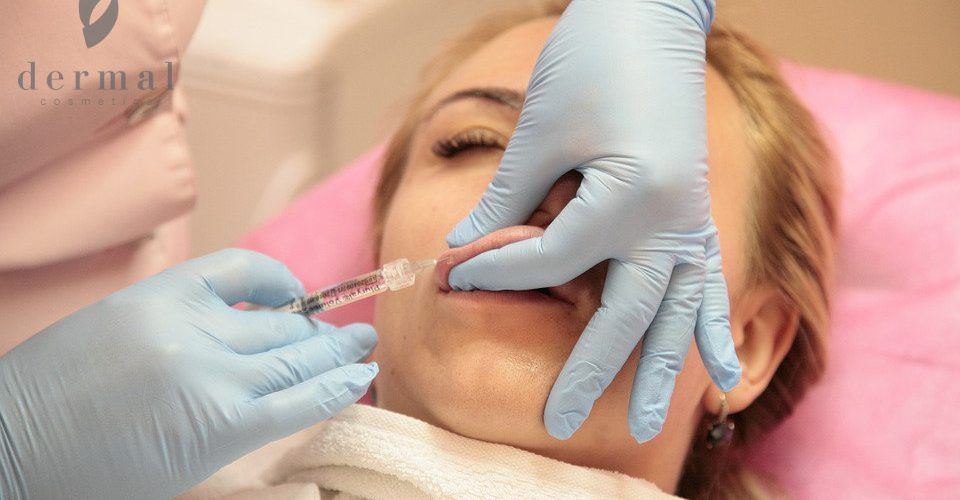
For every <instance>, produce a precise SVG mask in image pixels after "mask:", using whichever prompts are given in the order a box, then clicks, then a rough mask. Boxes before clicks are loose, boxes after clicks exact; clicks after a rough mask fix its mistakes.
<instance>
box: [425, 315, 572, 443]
mask: <svg viewBox="0 0 960 500" xmlns="http://www.w3.org/2000/svg"><path fill="white" fill-rule="evenodd" d="M449 333H450V334H452V335H456V334H457V333H460V334H461V335H465V336H466V335H469V334H467V332H453V331H450V332H449ZM471 337H473V340H472V341H470V342H466V343H463V344H460V345H458V346H452V345H451V346H449V348H448V349H443V351H444V352H443V355H442V357H440V358H435V359H434V360H433V362H432V366H431V368H427V367H421V368H420V369H419V370H418V373H417V375H416V376H417V378H420V379H421V380H419V381H415V383H416V384H417V385H418V386H419V389H420V390H422V391H423V392H422V394H421V396H422V405H423V407H424V409H425V411H426V414H427V416H428V417H429V418H430V419H431V420H432V422H431V423H433V424H435V425H438V426H440V427H442V428H445V429H447V430H450V431H452V432H455V433H457V434H460V435H463V436H467V437H470V438H474V439H480V440H483V441H490V442H496V443H502V444H509V445H512V446H517V447H522V448H530V447H534V446H537V445H538V444H539V443H540V442H542V441H543V440H544V439H550V438H549V435H547V433H546V430H545V429H544V427H543V408H544V405H545V404H546V400H547V396H548V395H549V393H550V389H551V387H552V383H553V380H555V379H556V376H557V374H558V373H559V372H560V368H561V367H562V365H563V358H559V359H555V358H554V357H553V356H548V357H545V356H543V354H544V352H543V351H540V352H530V351H529V350H525V349H524V350H521V349H517V348H515V347H513V346H511V345H510V344H509V343H505V342H503V340H502V339H501V338H493V339H490V338H482V337H480V336H472V335H471ZM434 370H435V371H434ZM436 373H440V374H442V376H440V377H437V376H436V375H435V374H436Z"/></svg>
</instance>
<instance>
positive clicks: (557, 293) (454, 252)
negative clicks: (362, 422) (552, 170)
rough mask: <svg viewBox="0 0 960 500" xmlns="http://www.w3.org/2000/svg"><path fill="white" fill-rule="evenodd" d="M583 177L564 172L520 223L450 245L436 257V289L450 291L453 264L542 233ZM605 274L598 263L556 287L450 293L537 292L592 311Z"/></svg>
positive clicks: (577, 187)
mask: <svg viewBox="0 0 960 500" xmlns="http://www.w3.org/2000/svg"><path fill="white" fill-rule="evenodd" d="M582 180H583V176H582V175H580V173H578V172H576V171H571V172H567V173H566V174H564V175H562V176H561V177H560V178H559V179H557V181H556V182H555V183H554V184H553V187H552V188H551V189H550V191H549V192H548V193H547V195H546V197H545V198H544V200H543V202H541V203H540V206H539V207H537V209H536V210H535V211H534V212H533V214H532V215H531V216H530V218H529V219H528V220H527V224H526V225H523V226H511V227H508V228H504V229H501V230H499V231H495V232H493V233H490V234H488V235H487V236H484V237H483V238H480V239H478V240H477V241H474V242H473V243H471V244H469V245H465V246H462V247H460V248H453V249H450V250H448V251H446V252H444V253H443V254H442V255H440V257H439V258H438V259H437V266H436V268H435V269H434V278H435V280H436V282H437V286H438V288H440V290H441V291H442V292H452V290H451V288H450V284H449V281H448V280H449V277H450V269H452V268H453V267H455V266H456V265H458V264H460V263H462V262H466V261H468V260H470V259H472V258H473V257H476V256H477V255H480V254H481V253H483V252H486V251H489V250H494V249H497V248H501V247H504V246H506V245H509V244H511V243H516V242H518V241H522V240H526V239H530V238H536V237H539V236H542V235H543V233H544V231H545V228H546V227H548V226H549V225H550V223H552V222H553V220H554V219H556V218H557V215H559V214H560V212H561V211H562V210H563V208H564V207H565V206H567V203H570V200H572V199H573V198H574V197H576V195H577V189H579V187H580V182H581V181H582ZM605 277H606V264H605V263H600V264H597V265H596V266H594V267H592V268H591V269H589V270H587V271H586V272H584V273H583V274H581V275H580V276H577V277H576V278H574V279H573V280H570V281H569V282H567V283H564V284H562V285H559V286H552V287H549V288H541V289H539V290H535V291H533V292H531V291H524V292H453V293H475V294H476V293H485V294H504V295H506V294H508V293H511V294H514V295H515V296H518V294H525V295H524V297H523V298H526V299H528V300H532V299H533V298H537V297H536V296H531V295H533V294H534V293H539V294H540V297H542V296H546V297H549V298H551V299H554V300H556V301H559V302H562V303H564V304H565V305H573V306H576V307H578V308H585V309H586V311H585V312H587V313H590V314H592V312H593V311H594V310H596V308H597V306H598V305H599V304H600V293H601V291H602V290H603V282H604V279H605Z"/></svg>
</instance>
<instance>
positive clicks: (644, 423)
mask: <svg viewBox="0 0 960 500" xmlns="http://www.w3.org/2000/svg"><path fill="white" fill-rule="evenodd" d="M704 274H705V273H704V269H703V267H701V266H698V265H694V264H680V265H678V266H677V267H676V268H675V269H674V270H673V276H672V277H671V278H670V284H669V285H668V286H667V293H666V294H664V296H663V302H661V303H660V310H658V311H657V316H656V318H654V320H653V323H651V324H650V328H649V329H648V330H647V333H646V334H644V336H643V348H642V350H641V354H640V362H639V364H638V365H637V376H636V378H635V379H634V381H633V390H632V392H631V394H630V410H629V413H628V415H629V422H630V434H632V435H633V437H634V439H636V440H637V442H640V443H643V442H644V441H647V440H649V439H651V438H653V437H654V436H656V435H657V434H659V433H660V429H661V428H662V427H663V422H664V420H666V418H667V408H668V407H669V406H670V396H671V395H672V394H673V386H674V383H675V382H676V379H677V374H678V373H680V370H681V369H682V368H683V360H684V359H686V357H687V351H688V350H689V348H690V342H691V340H692V337H693V328H694V325H696V322H697V308H698V307H699V306H700V299H701V296H702V295H701V291H702V289H703V281H704Z"/></svg>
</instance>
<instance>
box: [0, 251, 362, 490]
mask: <svg viewBox="0 0 960 500" xmlns="http://www.w3.org/2000/svg"><path fill="white" fill-rule="evenodd" d="M302 293H303V288H302V286H301V285H300V283H299V282H298V281H297V280H296V278H294V277H293V276H292V275H291V274H290V272H289V271H287V269H286V268H285V267H284V266H283V265H282V264H280V263H279V262H277V261H275V260H273V259H270V258H268V257H266V256H264V255H261V254H257V253H254V252H248V251H242V250H226V251H222V252H218V253H215V254H212V255H208V256H206V257H202V258H199V259H196V260H193V261H190V262H187V263H185V264H183V265H181V266H178V267H174V268H172V269H170V270H168V271H165V272H163V273H160V274H159V275H157V276H154V277H152V278H149V279H147V280H145V281H143V282H140V283H138V284H136V285H134V286H131V287H130V288H127V289H125V290H122V291H120V292H117V293H115V294H113V295H111V296H109V297H107V298H106V299H104V300H103V301H101V302H98V303H97V304H94V305H93V306H90V307H88V308H87V309H84V310H82V311H79V312H77V313H76V314H74V315H72V316H69V317H67V318H65V319H63V320H61V321H60V322H58V323H56V324H54V325H53V326H50V327H49V328H47V329H46V330H43V331H41V332H40V333H38V334H36V335H35V336H34V337H32V338H31V339H29V340H28V341H26V342H25V343H23V344H21V345H20V346H18V347H16V348H15V349H13V350H12V351H10V352H9V353H7V354H6V355H5V356H3V357H2V358H0V426H2V428H0V462H2V465H0V479H2V481H3V484H2V489H0V493H2V494H0V497H3V498H5V499H6V498H9V499H16V498H27V497H29V498H51V499H52V498H169V497H171V496H173V495H176V494H177V493H180V492H182V491H184V490H185V489H187V488H189V487H190V486H193V485H194V484H196V483H198V482H200V481H202V480H203V479H204V478H206V477H207V476H209V475H211V474H212V473H214V472H216V471H217V470H218V469H219V468H221V467H222V466H224V465H226V464H228V463H230V462H232V461H234V460H236V459H238V458H240V457H241V456H243V455H244V454H246V453H248V452H250V451H252V450H255V449H257V448H259V447H261V446H263V445H265V444H267V443H269V442H271V441H274V440H277V439H279V438H282V437H284V436H287V435H289V434H292V433H294V432H296V431H298V430H300V429H304V428H306V427H308V426H310V425H312V424H314V423H316V422H319V421H321V420H323V419H325V418H327V417H330V416H331V415H333V414H335V413H337V412H338V411H340V410H341V409H342V408H344V407H345V406H347V405H349V404H351V403H353V402H354V401H356V400H357V399H358V398H360V396H362V395H363V393H364V392H365V391H366V390H367V387H368V386H369V384H370V381H371V380H372V379H373V377H374V376H375V375H376V373H377V367H376V365H375V364H370V365H364V364H353V363H356V362H358V361H360V360H362V359H363V358H365V357H366V356H367V355H368V354H369V353H370V351H371V349H372V348H373V346H374V345H375V344H376V333H375V332H374V331H373V329H372V328H371V327H370V326H367V325H351V326H348V327H346V328H343V329H337V328H334V327H332V326H330V325H327V324H324V323H321V322H318V321H315V320H311V319H309V318H306V317H302V316H297V315H291V314H282V313H274V312H267V311H257V312H252V311H240V310H238V309H233V308H231V307H230V304H234V303H237V302H241V301H247V302H251V303H256V304H264V305H269V306H276V305H280V304H282V303H284V302H286V301H289V300H290V299H293V298H294V297H297V296H299V295H301V294H302Z"/></svg>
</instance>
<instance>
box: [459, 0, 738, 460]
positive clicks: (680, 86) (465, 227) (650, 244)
mask: <svg viewBox="0 0 960 500" xmlns="http://www.w3.org/2000/svg"><path fill="white" fill-rule="evenodd" d="M713 10H714V2H713V1H712V0H605V1H597V0H574V1H573V2H572V3H571V4H570V6H569V7H568V8H567V10H566V12H565V13H564V15H563V16H562V18H561V19H560V21H559V23H558V24H557V26H556V27H555V28H554V30H553V33H552V34H551V35H550V38H549V40H548V41H547V44H546V46H545V47H544V49H543V52H542V53H541V54H540V58H539V59H538V60H537V64H536V67H535V69H534V72H533V77H532V79H531V81H530V84H529V87H528V89H527V97H526V102H525V104H524V107H523V111H522V113H521V114H520V121H519V123H518V125H517V129H516V132H515V133H514V135H513V137H512V138H511V140H510V144H509V146H508V147H507V151H506V153H505V155H504V157H503V161H502V163H501V164H500V169H499V170H498V171H497V174H496V176H495V177H494V179H493V181H492V182H491V184H490V186H489V187H488V188H487V190H486V192H485V193H484V195H483V198H482V199H481V200H480V203H479V205H477V207H476V208H474V210H473V211H472V212H471V213H470V215H469V217H467V218H466V219H464V220H463V221H461V222H460V223H459V224H458V225H457V226H456V227H455V228H454V230H453V231H452V232H451V233H450V234H449V235H448V236H447V241H448V243H449V244H450V245H451V246H461V245H465V244H467V243H470V242H472V241H474V240H476V239H478V238H480V237H482V236H484V235H486V234H489V233H491V232H493V231H495V230H497V229H501V228H504V227H507V226H512V225H516V224H521V223H523V222H524V221H525V220H526V219H527V218H528V217H529V216H530V214H531V212H532V211H533V210H534V209H535V208H536V207H537V205H538V204H539V203H540V201H541V200H542V199H543V198H544V196H546V193H547V191H549V189H550V188H551V186H552V185H553V183H554V182H555V181H556V180H557V179H558V178H559V177H560V176H561V175H563V174H564V173H566V172H567V171H570V170H574V169H575V170H578V171H579V172H580V173H581V174H583V183H582V184H581V186H580V189H579V191H578V192H577V197H576V198H575V199H573V200H572V201H571V202H570V204H569V205H567V207H566V208H565V209H564V210H563V211H562V212H561V213H560V215H559V216H558V217H557V218H556V220H554V221H553V223H551V225H550V226H549V227H548V228H547V230H546V232H545V233H544V234H543V236H542V237H540V238H534V239H530V240H526V241H522V242H517V243H514V244H511V245H507V246H505V247H503V248H501V249H498V250H492V251H489V252H486V253H483V254H480V255H478V256H476V257H474V258H473V259H471V260H469V261H467V262H465V263H463V264H460V265H459V266H457V267H455V268H453V270H452V271H451V273H450V277H449V281H450V285H451V286H452V287H453V288H454V289H459V290H471V289H476V288H479V289H486V290H503V289H510V290H525V289H535V288H541V287H548V286H555V285H560V284H562V283H565V282H567V281H569V280H571V279H573V278H575V277H576V276H578V275H579V274H581V273H583V272H585V271H586V270H587V269H589V268H590V267H592V266H594V265H595V264H597V263H599V262H602V261H604V260H607V259H610V265H609V270H608V273H607V279H606V284H605V286H604V290H603V296H602V300H601V306H600V308H599V310H598V311H597V312H596V314H594V316H593V318H592V320H591V321H590V323H589V324H588V325H587V328H586V330H585V331H584V332H583V335H582V336H581V338H580V340H579V342H578V343H577V345H576V347H575V348H574V349H573V352H572V354H571V355H570V358H569V359H568V361H567V363H566V365H565V366H564V367H563V371H562V372H561V374H560V376H559V378H558V379H557V381H556V383H555V385H554V386H553V390H552V392H551V394H550V397H549V399H548V400H547V404H546V411H545V414H544V422H545V424H546V427H547V430H548V431H549V432H550V434H551V435H553V436H554V437H557V438H559V439H566V438H569V437H570V436H571V435H572V434H573V433H574V431H576V430H577V429H578V428H579V427H580V425H581V423H582V422H583V421H584V420H585V419H586V417H587V415H588V414H589V413H590V409H591V408H592V406H593V403H594V401H595V400H596V399H597V398H598V397H599V396H600V394H601V393H602V392H603V391H604V390H605V389H606V387H607V386H608V385H609V384H610V382H611V380H613V378H614V376H615V375H616V374H617V372H619V371H620V369H621V368H622V367H623V365H624V363H625V362H626V359H627V357H628V356H629V355H630V353H631V352H632V351H633V350H634V348H636V346H637V345H638V343H639V342H640V341H641V338H642V339H643V348H642V351H641V359H640V365H639V368H638V371H637V375H636V380H635V382H634V386H633V392H632V395H631V399H630V410H629V412H630V414H629V421H630V431H631V433H632V434H633V436H634V437H635V438H636V439H637V440H638V441H641V442H643V441H646V440H648V439H650V438H652V437H653V436H655V435H656V434H657V433H659V432H660V429H661V427H662V425H663V421H664V419H665V418H666V412H667V407H668V405H669V402H670V396H671V394H672V393H673V385H674V381H675V379H676V375H677V373H678V372H679V371H680V369H681V367H682V366H683V361H684V358H685V357H686V354H687V349H688V346H689V345H690V340H691V336H694V337H695V338H696V341H697V347H698V348H699V350H700V355H701V357H702V358H703V361H704V363H705V364H706V367H707V370H708V371H709V373H710V375H711V377H712V378H713V380H714V382H715V383H716V384H717V385H719V386H720V387H721V389H723V390H724V391H727V390H730V389H732V388H733V387H734V386H735V385H736V384H737V382H738V381H739V379H740V366H739V363H738V361H737V356H736V352H735V350H734V346H733V341H732V338H731V335H730V326H729V319H728V316H729V304H728V299H727V290H726V284H725V282H724V278H723V274H722V273H721V270H720V249H719V246H718V242H717V234H716V233H717V231H716V228H715V226H714V224H713V221H712V219H711V217H710V196H709V192H708V190H707V163H706V159H707V147H706V145H707V137H706V103H705V97H704V96H705V83H704V67H705V57H706V55H705V52H706V51H705V40H706V33H707V31H708V30H709V27H710V23H711V22H712V19H713ZM698 308H699V318H698ZM644 332H646V335H644Z"/></svg>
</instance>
